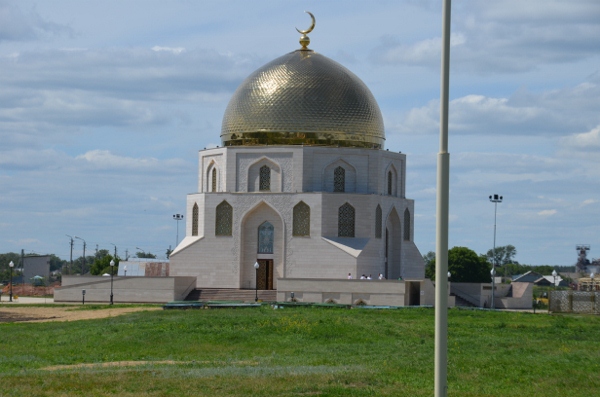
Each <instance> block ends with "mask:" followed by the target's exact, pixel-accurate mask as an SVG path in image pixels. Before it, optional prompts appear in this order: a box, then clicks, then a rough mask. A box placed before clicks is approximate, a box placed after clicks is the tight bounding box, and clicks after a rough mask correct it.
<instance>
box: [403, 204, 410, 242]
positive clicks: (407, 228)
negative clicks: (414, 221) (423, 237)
mask: <svg viewBox="0 0 600 397" xmlns="http://www.w3.org/2000/svg"><path fill="white" fill-rule="evenodd" d="M404 240H406V241H410V211H409V210H408V208H407V209H405V210H404Z"/></svg>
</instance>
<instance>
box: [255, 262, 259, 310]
mask: <svg viewBox="0 0 600 397" xmlns="http://www.w3.org/2000/svg"><path fill="white" fill-rule="evenodd" d="M259 267H260V265H259V264H258V262H254V269H256V280H255V282H254V291H255V294H254V302H258V268H259Z"/></svg>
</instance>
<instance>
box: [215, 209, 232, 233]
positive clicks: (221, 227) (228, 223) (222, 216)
mask: <svg viewBox="0 0 600 397" xmlns="http://www.w3.org/2000/svg"><path fill="white" fill-rule="evenodd" d="M232 230H233V207H232V206H231V205H230V204H229V203H228V202H227V201H223V202H222V203H221V204H219V205H217V213H216V220H215V235H216V236H231V235H232Z"/></svg>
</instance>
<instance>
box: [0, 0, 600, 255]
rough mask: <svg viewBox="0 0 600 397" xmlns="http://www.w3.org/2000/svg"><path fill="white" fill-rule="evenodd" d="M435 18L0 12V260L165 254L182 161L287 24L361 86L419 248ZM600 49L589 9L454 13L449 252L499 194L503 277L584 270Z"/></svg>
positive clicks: (597, 232) (370, 6) (6, 7)
mask: <svg viewBox="0 0 600 397" xmlns="http://www.w3.org/2000/svg"><path fill="white" fill-rule="evenodd" d="M441 3H442V1H441V0H437V1H428V0H405V1H398V0H391V1H377V2H364V1H361V2H359V1H344V2H342V1H303V2H292V1H274V0H272V1H263V0H253V1H242V0H239V1H225V0H219V1H192V0H179V1H176V0H170V1H162V0H161V1H149V0H144V1H142V0H118V1H117V0H115V1H111V0H104V1H85V0H52V1H42V0H38V1H30V0H18V1H17V0H12V1H11V0H0V252H9V251H13V252H17V251H20V250H21V249H25V251H26V252H27V253H29V252H34V253H40V254H43V253H54V254H56V255H58V256H60V257H62V258H68V257H69V238H68V237H67V236H66V235H71V236H79V237H81V238H83V239H85V240H86V241H87V246H88V250H92V251H93V250H94V249H95V248H96V245H97V246H98V247H99V248H100V249H102V248H105V249H110V250H113V249H114V247H113V244H114V245H116V246H117V247H118V249H119V254H121V255H124V252H125V250H128V251H129V253H130V254H131V253H132V252H135V251H138V249H136V247H139V248H140V249H142V250H144V251H148V252H153V253H155V254H157V255H158V256H159V257H160V256H164V252H165V251H166V249H167V248H168V247H169V246H170V245H171V246H173V245H175V242H176V234H177V230H176V221H174V220H173V214H176V213H183V211H184V209H185V207H184V205H185V198H186V194H188V193H193V192H195V191H196V189H197V186H196V185H197V182H196V180H197V156H198V150H199V149H202V148H205V147H214V146H216V145H219V144H220V139H219V133H220V127H221V118H222V115H223V112H224V110H225V107H226V106H227V103H228V101H229V98H230V97H231V95H232V93H233V91H234V90H235V89H236V87H237V86H238V85H239V84H240V83H241V82H242V80H243V79H244V78H245V77H246V76H247V75H248V74H250V73H251V72H252V71H254V70H255V69H257V68H258V67H260V66H262V65H263V64H265V63H267V62H268V61H270V60H272V59H274V58H276V57H278V56H280V55H283V54H285V53H287V52H290V51H293V50H295V49H297V48H298V47H299V45H298V37H299V34H298V33H297V32H296V31H295V27H299V28H300V29H303V28H306V27H308V25H309V23H310V19H309V17H308V16H307V15H306V14H304V10H309V11H312V12H313V13H314V14H315V16H316V20H317V25H316V28H315V30H314V32H313V33H312V34H311V35H310V37H311V40H312V42H311V48H312V49H314V50H316V51H318V52H320V53H322V54H324V55H326V56H328V57H330V58H332V59H334V60H336V61H338V62H340V63H342V64H344V65H345V66H346V67H348V68H349V69H350V70H352V71H353V72H354V73H355V74H357V75H358V76H359V77H360V78H361V79H362V80H363V81H364V82H365V83H366V84H367V85H368V86H369V87H370V89H371V91H372V92H373V94H374V95H375V98H376V99H377V100H378V102H379V105H380V107H381V110H382V112H383V116H384V121H385V125H386V137H387V141H386V148H388V149H390V150H396V151H402V152H403V153H407V155H408V176H407V177H408V180H407V196H408V197H409V198H412V199H414V200H415V207H416V214H415V241H416V243H417V246H418V247H419V249H420V250H421V252H422V253H426V252H427V251H430V250H434V249H435V186H436V174H435V172H436V161H437V152H438V150H439V138H438V137H439V91H440V89H439V86H440V78H439V74H440V73H439V69H440V41H441V38H440V37H441V20H442V15H441ZM599 37H600V2H598V1H597V0H587V1H586V0H574V1H569V2H567V1H560V0H556V1H553V0H528V1H526V2H525V1H521V0H498V1H493V2H492V1H469V0H462V1H455V2H454V4H453V10H452V39H451V43H452V47H451V79H450V99H451V103H450V127H449V130H450V141H449V150H450V156H451V171H450V173H451V184H450V189H451V193H450V199H451V203H450V246H451V247H452V246H466V247H469V248H471V249H473V250H475V251H476V252H478V253H484V252H485V251H487V250H488V249H490V248H491V247H492V245H493V230H494V204H492V203H490V201H489V200H488V196H489V195H490V194H495V193H497V194H500V195H502V196H504V201H503V202H502V203H501V204H499V205H498V220H497V240H496V244H497V245H498V246H500V245H506V244H513V245H514V246H516V247H517V252H518V254H517V257H516V259H517V260H518V261H519V262H521V263H526V264H532V265H541V264H551V265H572V264H574V263H575V261H576V257H577V255H576V251H575V246H576V245H577V244H590V245H591V251H590V256H591V257H600V166H599V159H600V39H599ZM183 230H184V227H183V223H182V224H181V225H180V232H179V235H180V239H181V237H182V235H183V233H184V231H183ZM81 250H82V241H80V240H76V241H75V247H74V256H79V255H81ZM88 252H89V251H88Z"/></svg>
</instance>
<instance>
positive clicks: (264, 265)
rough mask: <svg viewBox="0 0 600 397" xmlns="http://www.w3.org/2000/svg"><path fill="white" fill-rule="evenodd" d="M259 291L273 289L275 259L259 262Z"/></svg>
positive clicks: (257, 279)
mask: <svg viewBox="0 0 600 397" xmlns="http://www.w3.org/2000/svg"><path fill="white" fill-rule="evenodd" d="M258 265H259V267H258V274H257V275H256V286H257V287H256V288H257V289H273V259H259V260H258Z"/></svg>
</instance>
